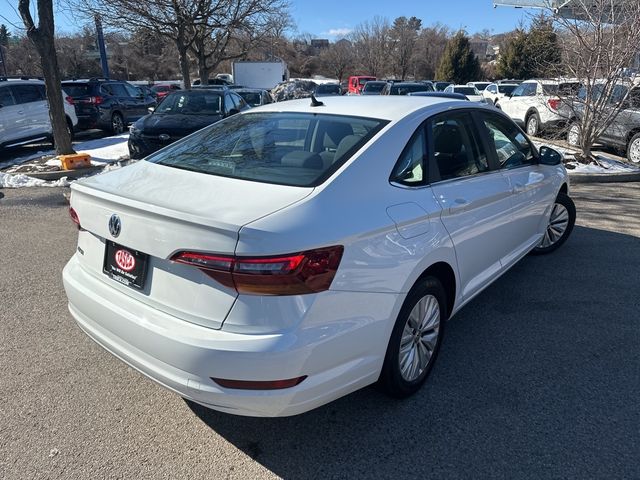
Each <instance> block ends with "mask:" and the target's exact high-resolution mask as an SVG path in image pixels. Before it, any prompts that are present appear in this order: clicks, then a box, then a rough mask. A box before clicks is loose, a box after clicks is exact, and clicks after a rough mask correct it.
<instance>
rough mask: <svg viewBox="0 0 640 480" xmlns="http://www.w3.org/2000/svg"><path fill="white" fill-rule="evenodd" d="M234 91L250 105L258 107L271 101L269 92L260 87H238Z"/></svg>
mask: <svg viewBox="0 0 640 480" xmlns="http://www.w3.org/2000/svg"><path fill="white" fill-rule="evenodd" d="M235 92H236V93H237V94H238V95H240V96H241V97H242V98H243V99H244V101H245V102H247V104H249V105H250V106H252V107H259V106H260V105H266V104H268V103H272V102H273V99H272V98H271V94H270V93H269V92H267V91H266V90H262V89H260V88H238V89H236V90H235Z"/></svg>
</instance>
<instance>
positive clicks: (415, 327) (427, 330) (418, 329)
mask: <svg viewBox="0 0 640 480" xmlns="http://www.w3.org/2000/svg"><path fill="white" fill-rule="evenodd" d="M439 334H440V305H439V304H438V300H437V299H436V297H435V296H433V295H425V296H424V297H422V298H421V299H420V300H418V302H417V303H416V304H415V306H414V307H413V309H412V310H411V313H410V314H409V317H408V318H407V322H406V323H405V325H404V330H403V332H402V337H401V339H400V351H399V361H400V373H401V375H402V378H403V379H404V380H406V381H408V382H412V381H414V380H417V379H418V378H419V377H420V375H422V373H423V372H424V371H425V370H426V369H427V367H428V366H429V362H430V361H431V358H432V357H433V353H434V351H435V349H436V345H437V343H438V335H439Z"/></svg>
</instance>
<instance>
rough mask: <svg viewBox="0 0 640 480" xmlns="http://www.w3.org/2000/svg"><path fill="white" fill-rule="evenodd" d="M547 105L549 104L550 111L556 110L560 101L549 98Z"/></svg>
mask: <svg viewBox="0 0 640 480" xmlns="http://www.w3.org/2000/svg"><path fill="white" fill-rule="evenodd" d="M547 103H548V104H549V108H550V109H551V110H558V107H559V106H560V99H559V98H550V99H549V100H547Z"/></svg>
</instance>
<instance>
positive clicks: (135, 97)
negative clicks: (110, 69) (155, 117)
mask: <svg viewBox="0 0 640 480" xmlns="http://www.w3.org/2000/svg"><path fill="white" fill-rule="evenodd" d="M122 86H123V87H124V89H125V90H126V92H127V98H126V100H125V102H126V104H127V121H128V122H133V121H135V120H138V119H139V118H140V117H143V116H145V115H146V114H147V113H148V112H147V108H148V107H147V101H146V96H145V94H144V92H143V91H142V89H141V88H138V87H134V86H133V85H130V84H128V83H123V84H122Z"/></svg>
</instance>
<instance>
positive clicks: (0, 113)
mask: <svg viewBox="0 0 640 480" xmlns="http://www.w3.org/2000/svg"><path fill="white" fill-rule="evenodd" d="M21 110H22V106H20V105H17V104H16V101H15V99H14V97H13V94H12V93H11V89H10V88H9V85H6V82H5V85H0V144H7V143H11V142H13V141H16V140H18V139H21V138H24V137H25V136H26V135H25V133H24V128H25V124H24V122H25V117H24V111H22V112H21V113H20V111H21Z"/></svg>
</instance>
